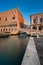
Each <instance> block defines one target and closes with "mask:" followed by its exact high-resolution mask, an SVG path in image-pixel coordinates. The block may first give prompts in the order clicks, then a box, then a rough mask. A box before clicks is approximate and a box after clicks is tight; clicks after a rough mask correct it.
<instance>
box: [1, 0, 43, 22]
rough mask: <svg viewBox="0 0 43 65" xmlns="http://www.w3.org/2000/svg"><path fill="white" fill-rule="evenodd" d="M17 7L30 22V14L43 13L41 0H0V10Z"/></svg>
mask: <svg viewBox="0 0 43 65" xmlns="http://www.w3.org/2000/svg"><path fill="white" fill-rule="evenodd" d="M15 8H19V9H20V11H21V13H22V15H23V16H24V18H25V19H26V21H27V22H28V23H30V15H33V14H37V13H43V0H0V12H4V11H8V10H11V9H15Z"/></svg>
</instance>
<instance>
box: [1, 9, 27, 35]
mask: <svg viewBox="0 0 43 65" xmlns="http://www.w3.org/2000/svg"><path fill="white" fill-rule="evenodd" d="M21 23H22V24H27V22H26V20H25V19H24V17H23V16H22V14H21V12H20V11H19V9H18V8H16V9H13V10H9V11H6V12H1V13H0V33H5V32H9V33H10V34H17V33H18V31H19V29H18V28H19V27H22V26H21Z"/></svg>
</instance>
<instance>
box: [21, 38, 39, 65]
mask: <svg viewBox="0 0 43 65" xmlns="http://www.w3.org/2000/svg"><path fill="white" fill-rule="evenodd" d="M21 65H40V62H39V58H38V54H37V51H36V47H35V44H34V38H33V37H30V39H29V41H28V45H27V49H26V52H25V55H24V58H23V61H22V63H21Z"/></svg>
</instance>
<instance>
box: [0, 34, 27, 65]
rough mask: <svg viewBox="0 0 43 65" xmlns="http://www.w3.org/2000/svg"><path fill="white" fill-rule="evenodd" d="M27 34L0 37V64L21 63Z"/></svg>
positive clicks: (15, 64)
mask: <svg viewBox="0 0 43 65" xmlns="http://www.w3.org/2000/svg"><path fill="white" fill-rule="evenodd" d="M27 42H28V36H26V35H21V36H18V35H16V36H9V37H6V38H0V65H21V62H22V59H23V56H24V52H25V49H26V46H27Z"/></svg>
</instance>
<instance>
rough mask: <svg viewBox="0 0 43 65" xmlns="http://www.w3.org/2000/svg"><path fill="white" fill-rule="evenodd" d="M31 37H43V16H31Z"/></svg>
mask: <svg viewBox="0 0 43 65" xmlns="http://www.w3.org/2000/svg"><path fill="white" fill-rule="evenodd" d="M30 25H31V26H30V27H31V32H30V33H31V35H38V34H39V35H43V14H35V15H31V16H30Z"/></svg>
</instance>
